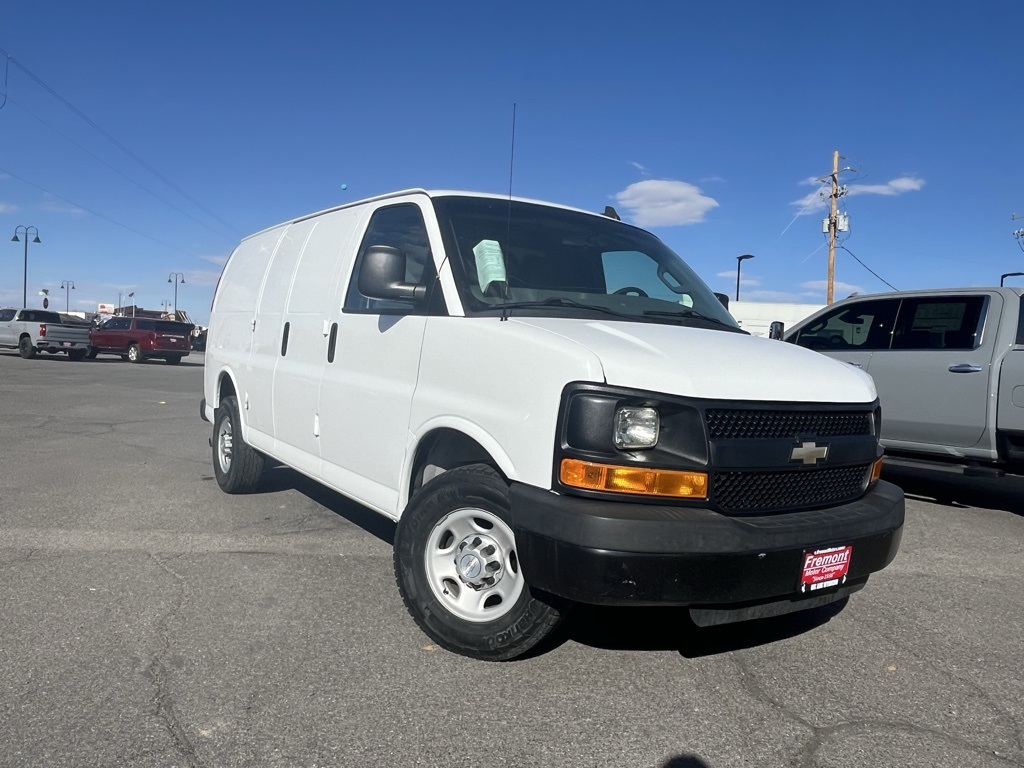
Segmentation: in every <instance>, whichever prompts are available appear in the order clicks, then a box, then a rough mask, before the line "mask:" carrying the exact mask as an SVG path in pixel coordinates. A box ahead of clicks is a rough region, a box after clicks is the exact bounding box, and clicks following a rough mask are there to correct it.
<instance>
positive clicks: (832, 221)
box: [818, 149, 854, 304]
mask: <svg viewBox="0 0 1024 768" xmlns="http://www.w3.org/2000/svg"><path fill="white" fill-rule="evenodd" d="M842 159H843V160H845V159H846V158H845V157H844V158H842ZM839 160H840V155H839V150H838V149H837V150H836V151H835V152H833V153H832V173H830V174H829V175H828V176H822V177H821V178H819V179H818V181H825V180H826V179H829V180H830V181H831V182H832V191H831V192H830V194H829V213H828V219H827V220H826V221H825V222H824V224H825V227H824V229H825V231H826V232H827V233H828V290H827V291H826V295H825V303H826V304H831V303H832V297H833V294H834V293H835V281H836V232H837V231H838V232H845V231H846V230H847V229H849V222H847V221H845V218H846V217H845V216H844V217H843V219H844V220H843V221H840V216H839V213H838V204H839V198H840V197H842V196H843V195H845V194H846V187H840V186H839V174H840V173H841V172H842V171H840V170H839ZM852 170H854V169H853V168H843V171H852Z"/></svg>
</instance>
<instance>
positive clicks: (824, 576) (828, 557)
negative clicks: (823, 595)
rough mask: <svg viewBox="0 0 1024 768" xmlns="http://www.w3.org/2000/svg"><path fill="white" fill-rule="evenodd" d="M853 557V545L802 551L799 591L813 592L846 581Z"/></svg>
mask: <svg viewBox="0 0 1024 768" xmlns="http://www.w3.org/2000/svg"><path fill="white" fill-rule="evenodd" d="M852 558H853V547H851V546H845V547H831V548H829V549H818V550H815V551H814V552H804V563H803V570H802V571H801V572H800V591H801V592H814V591H816V590H819V589H828V588H829V587H835V586H838V585H839V584H842V583H843V582H844V581H846V573H847V571H849V570H850V560H851V559H852Z"/></svg>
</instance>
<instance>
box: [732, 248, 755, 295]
mask: <svg viewBox="0 0 1024 768" xmlns="http://www.w3.org/2000/svg"><path fill="white" fill-rule="evenodd" d="M752 258H754V254H752V253H744V254H743V255H742V256H737V257H736V301H739V300H740V267H741V266H743V262H744V261H746V260H747V259H752Z"/></svg>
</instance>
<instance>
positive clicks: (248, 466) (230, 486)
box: [213, 395, 263, 493]
mask: <svg viewBox="0 0 1024 768" xmlns="http://www.w3.org/2000/svg"><path fill="white" fill-rule="evenodd" d="M213 474H214V475H215V476H216V478H217V485H219V486H220V488H221V490H222V491H224V492H225V493H252V492H253V491H255V490H256V488H257V487H259V484H260V477H262V475H263V454H261V453H260V452H259V451H257V450H255V449H254V448H252V447H251V446H250V445H249V444H248V443H246V442H245V441H244V440H243V439H242V420H241V417H240V416H239V415H238V398H236V397H235V396H234V395H232V396H230V397H225V398H224V399H223V400H221V401H220V408H218V409H217V415H216V416H215V417H214V420H213Z"/></svg>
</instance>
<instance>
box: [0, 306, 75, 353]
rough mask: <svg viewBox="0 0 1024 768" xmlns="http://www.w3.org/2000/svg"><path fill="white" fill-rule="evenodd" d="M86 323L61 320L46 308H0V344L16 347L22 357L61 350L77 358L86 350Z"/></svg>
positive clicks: (0, 345) (0, 346) (56, 314)
mask: <svg viewBox="0 0 1024 768" xmlns="http://www.w3.org/2000/svg"><path fill="white" fill-rule="evenodd" d="M89 346H90V342H89V326H88V324H78V323H64V322H63V321H62V320H61V316H60V314H58V313H57V312H50V311H49V310H46V309H11V308H6V309H0V348H3V347H6V348H9V349H16V350H18V353H19V354H20V355H21V356H22V357H23V358H26V359H28V358H32V357H34V356H35V354H36V352H49V353H50V354H56V353H58V352H64V353H66V354H67V356H68V358H69V359H71V360H81V359H82V358H84V357H85V356H86V353H87V352H88V350H89Z"/></svg>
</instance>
